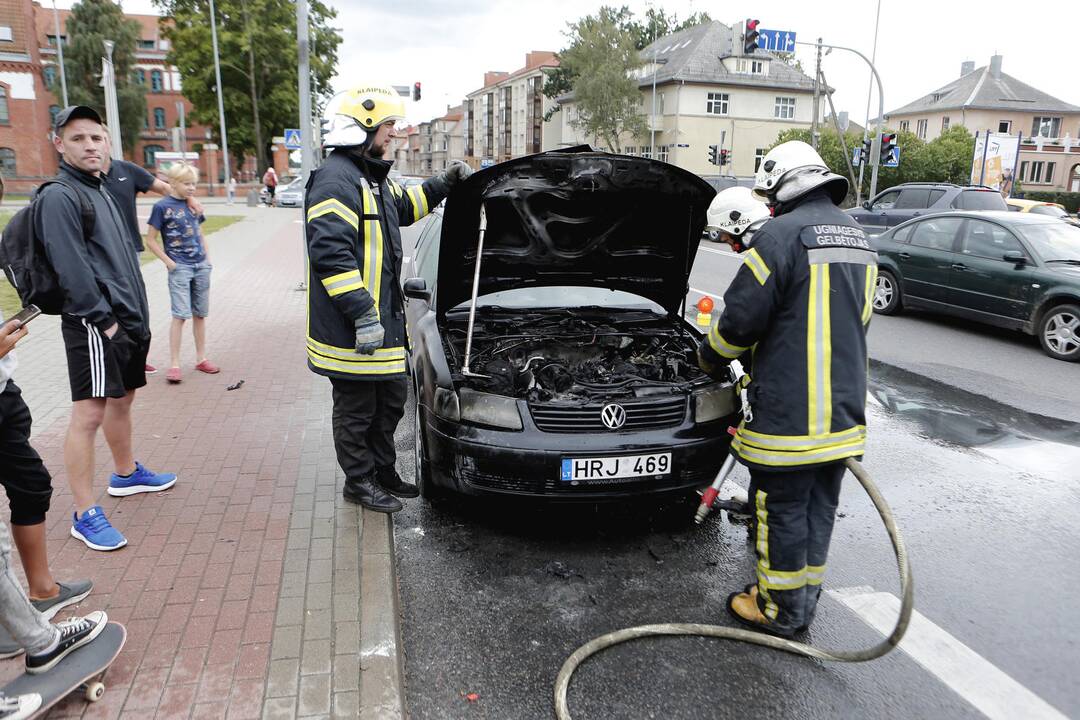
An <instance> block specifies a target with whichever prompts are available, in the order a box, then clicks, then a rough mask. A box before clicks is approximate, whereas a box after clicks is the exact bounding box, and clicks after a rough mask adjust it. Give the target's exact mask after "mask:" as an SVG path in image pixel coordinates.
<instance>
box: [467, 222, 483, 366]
mask: <svg viewBox="0 0 1080 720" xmlns="http://www.w3.org/2000/svg"><path fill="white" fill-rule="evenodd" d="M486 232H487V211H486V210H485V209H484V203H483V202H481V203H480V238H479V239H478V240H477V241H476V268H475V269H474V270H473V280H472V299H471V300H470V301H469V329H468V331H467V332H466V334H465V367H464V368H463V369H462V371H461V374H462V375H464V376H465V377H487V375H481V374H478V373H474V372H473V371H472V369H471V368H470V367H469V363H470V361H471V360H472V338H473V329H474V327H475V324H476V296H477V294H478V293H479V291H480V261H481V260H482V259H483V256H484V234H485V233H486Z"/></svg>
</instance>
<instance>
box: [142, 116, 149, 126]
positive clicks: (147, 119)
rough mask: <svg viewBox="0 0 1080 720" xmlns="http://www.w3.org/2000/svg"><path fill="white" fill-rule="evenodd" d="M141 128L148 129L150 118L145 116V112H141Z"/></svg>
mask: <svg viewBox="0 0 1080 720" xmlns="http://www.w3.org/2000/svg"><path fill="white" fill-rule="evenodd" d="M142 128H143V130H149V129H150V119H149V118H147V116H146V113H143V116H142Z"/></svg>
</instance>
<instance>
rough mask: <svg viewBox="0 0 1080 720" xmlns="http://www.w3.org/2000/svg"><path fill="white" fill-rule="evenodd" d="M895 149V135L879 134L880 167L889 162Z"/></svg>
mask: <svg viewBox="0 0 1080 720" xmlns="http://www.w3.org/2000/svg"><path fill="white" fill-rule="evenodd" d="M895 149H896V133H881V157H880V158H879V162H880V164H881V165H884V164H886V163H887V162H889V158H890V156H891V155H892V152H893V150H895Z"/></svg>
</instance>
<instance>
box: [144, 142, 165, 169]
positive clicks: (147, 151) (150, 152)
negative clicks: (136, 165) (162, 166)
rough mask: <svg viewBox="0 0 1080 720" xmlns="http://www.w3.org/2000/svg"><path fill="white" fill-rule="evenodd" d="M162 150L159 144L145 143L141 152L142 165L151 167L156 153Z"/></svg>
mask: <svg viewBox="0 0 1080 720" xmlns="http://www.w3.org/2000/svg"><path fill="white" fill-rule="evenodd" d="M162 150H164V148H163V147H161V146H160V145H146V146H144V147H143V149H142V153H143V165H146V166H147V167H153V165H154V163H155V160H156V158H157V154H158V153H159V152H161V151H162Z"/></svg>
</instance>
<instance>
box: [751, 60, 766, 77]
mask: <svg viewBox="0 0 1080 720" xmlns="http://www.w3.org/2000/svg"><path fill="white" fill-rule="evenodd" d="M764 72H765V61H764V60H751V61H750V74H751V75H761V74H763V73H764Z"/></svg>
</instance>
